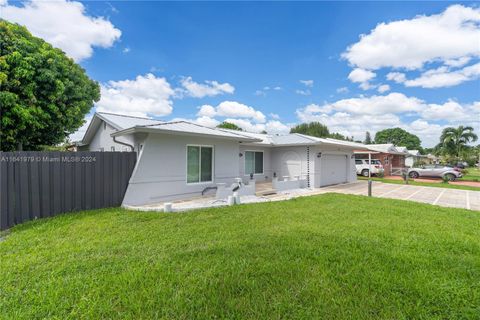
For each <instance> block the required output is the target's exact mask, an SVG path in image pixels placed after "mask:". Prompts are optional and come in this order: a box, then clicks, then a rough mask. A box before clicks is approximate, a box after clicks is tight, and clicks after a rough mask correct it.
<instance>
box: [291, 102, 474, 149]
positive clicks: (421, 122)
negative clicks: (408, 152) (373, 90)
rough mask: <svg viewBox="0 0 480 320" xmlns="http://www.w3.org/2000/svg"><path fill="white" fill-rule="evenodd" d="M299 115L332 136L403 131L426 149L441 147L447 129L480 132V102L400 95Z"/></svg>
mask: <svg viewBox="0 0 480 320" xmlns="http://www.w3.org/2000/svg"><path fill="white" fill-rule="evenodd" d="M296 114H297V117H298V119H299V120H300V121H301V122H311V121H320V122H321V123H323V124H325V125H327V126H328V128H329V129H330V131H331V132H339V133H341V134H343V135H346V136H352V135H353V136H355V137H356V138H362V137H363V136H364V135H365V131H370V133H373V134H374V133H375V132H377V131H379V130H383V129H387V128H393V127H400V128H403V129H405V130H407V131H409V132H411V133H413V134H416V135H418V136H419V137H420V139H421V140H422V142H423V145H424V146H427V147H431V146H434V145H435V144H437V143H438V139H439V136H440V133H441V131H442V130H443V128H445V127H447V126H458V125H471V126H473V127H474V128H475V130H476V131H480V121H479V119H480V101H476V102H473V103H471V104H463V105H462V104H460V103H458V102H455V101H452V100H449V101H447V102H445V103H443V104H428V103H426V102H425V101H423V100H420V99H418V98H415V97H406V96H404V95H403V94H400V93H390V94H388V95H385V96H371V97H359V98H350V99H342V100H338V101H336V102H333V103H325V104H323V105H317V104H310V105H307V106H305V107H304V108H300V109H297V111H296ZM412 118H413V120H412ZM402 119H403V120H402Z"/></svg>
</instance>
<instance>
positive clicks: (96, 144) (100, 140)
mask: <svg viewBox="0 0 480 320" xmlns="http://www.w3.org/2000/svg"><path fill="white" fill-rule="evenodd" d="M116 131H117V130H115V128H113V127H112V126H111V125H109V124H108V123H105V122H104V121H102V123H101V124H100V126H99V127H98V130H97V132H96V133H95V135H94V136H93V138H92V141H91V142H90V144H89V145H88V146H86V148H87V150H88V151H102V150H101V148H103V151H131V148H130V147H127V146H124V145H122V144H120V143H116V142H114V141H113V138H112V137H111V136H110V135H111V134H112V133H114V132H116ZM117 140H118V141H121V142H125V143H128V144H133V139H132V137H130V136H122V137H118V138H117ZM112 147H114V148H115V150H112Z"/></svg>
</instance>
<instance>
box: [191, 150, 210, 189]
mask: <svg viewBox="0 0 480 320" xmlns="http://www.w3.org/2000/svg"><path fill="white" fill-rule="evenodd" d="M188 147H199V148H200V149H199V163H198V180H199V181H198V182H188ZM202 148H210V149H212V179H211V180H210V181H200V180H201V179H202ZM214 181H215V146H213V145H208V144H187V145H186V146H185V183H186V184H187V185H189V186H190V185H200V184H209V183H213V182H214Z"/></svg>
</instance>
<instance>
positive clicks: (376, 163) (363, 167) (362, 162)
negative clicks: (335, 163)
mask: <svg viewBox="0 0 480 320" xmlns="http://www.w3.org/2000/svg"><path fill="white" fill-rule="evenodd" d="M355 167H356V168H357V174H360V175H362V176H364V177H368V170H369V164H368V159H355ZM371 170H372V175H374V174H379V173H383V171H384V170H383V165H382V163H381V162H380V160H378V159H372V166H371Z"/></svg>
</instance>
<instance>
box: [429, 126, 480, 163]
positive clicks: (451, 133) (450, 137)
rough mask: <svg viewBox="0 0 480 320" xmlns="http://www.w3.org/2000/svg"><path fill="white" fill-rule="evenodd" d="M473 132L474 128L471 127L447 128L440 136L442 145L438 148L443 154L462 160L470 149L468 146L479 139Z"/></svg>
mask: <svg viewBox="0 0 480 320" xmlns="http://www.w3.org/2000/svg"><path fill="white" fill-rule="evenodd" d="M473 131H474V130H473V128H472V127H469V126H466V127H464V126H459V127H458V128H454V127H448V128H445V129H443V131H442V135H441V136H440V143H439V144H438V145H437V147H436V148H437V149H438V150H441V153H442V154H444V155H447V156H451V157H453V158H455V159H456V160H461V158H464V154H465V152H466V151H468V149H469V148H468V146H467V145H468V144H469V143H471V142H475V141H477V139H478V136H477V135H476V134H475V133H474V132H473Z"/></svg>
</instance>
